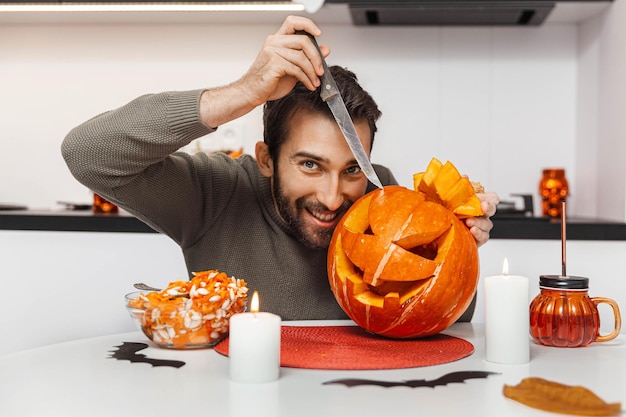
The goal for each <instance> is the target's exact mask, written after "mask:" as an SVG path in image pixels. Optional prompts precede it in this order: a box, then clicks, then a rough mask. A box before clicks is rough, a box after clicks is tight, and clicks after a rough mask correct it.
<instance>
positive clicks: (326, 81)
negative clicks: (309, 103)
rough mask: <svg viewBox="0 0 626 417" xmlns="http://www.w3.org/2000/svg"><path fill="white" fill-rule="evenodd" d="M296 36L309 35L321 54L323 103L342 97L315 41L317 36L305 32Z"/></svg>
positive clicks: (300, 32) (321, 94)
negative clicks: (338, 96) (337, 96)
mask: <svg viewBox="0 0 626 417" xmlns="http://www.w3.org/2000/svg"><path fill="white" fill-rule="evenodd" d="M296 35H307V36H308V37H309V39H311V42H313V45H315V48H317V52H318V53H319V54H320V58H321V59H322V66H323V67H324V74H323V75H322V76H321V77H320V83H321V85H320V97H321V98H322V101H324V102H327V101H328V100H330V99H331V98H333V97H335V96H336V95H340V93H339V88H338V87H337V83H336V82H335V79H334V78H333V76H332V74H331V73H330V70H329V69H328V65H327V64H326V60H325V59H324V55H322V51H321V50H320V47H319V45H318V44H317V40H315V36H313V35H311V34H310V33H309V32H306V31H304V30H297V31H296Z"/></svg>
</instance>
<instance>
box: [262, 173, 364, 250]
mask: <svg viewBox="0 0 626 417" xmlns="http://www.w3.org/2000/svg"><path fill="white" fill-rule="evenodd" d="M280 184H281V183H280V179H279V177H278V174H275V175H274V181H273V193H274V198H275V200H276V205H277V207H278V212H279V214H280V215H281V217H282V218H283V219H284V220H285V221H286V222H287V224H288V225H289V226H290V227H291V229H292V231H293V233H294V235H295V237H296V239H298V240H299V241H300V242H302V243H303V244H304V245H305V246H307V247H309V248H312V249H326V248H328V246H329V245H330V240H331V239H332V237H333V231H334V230H335V228H332V229H328V228H322V227H315V226H314V225H311V224H309V223H307V222H306V221H305V220H304V219H303V218H302V215H301V213H302V211H303V210H309V211H313V212H315V211H329V210H328V207H326V206H324V205H323V204H321V203H319V202H317V201H310V200H307V199H306V198H305V197H300V198H298V199H297V200H296V201H295V204H294V205H292V204H291V201H290V200H289V197H287V196H286V195H285V193H284V192H283V190H282V187H281V185H280ZM351 205H352V201H344V202H343V204H342V205H341V207H339V208H338V209H337V210H336V212H338V217H341V216H343V214H345V212H346V211H347V210H348V209H349V208H350V206H351Z"/></svg>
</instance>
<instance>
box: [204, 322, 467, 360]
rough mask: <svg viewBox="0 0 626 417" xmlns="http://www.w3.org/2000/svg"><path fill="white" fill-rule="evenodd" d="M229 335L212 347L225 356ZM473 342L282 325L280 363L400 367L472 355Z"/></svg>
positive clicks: (344, 327) (353, 329) (360, 329)
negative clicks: (395, 337)
mask: <svg viewBox="0 0 626 417" xmlns="http://www.w3.org/2000/svg"><path fill="white" fill-rule="evenodd" d="M228 340H229V339H228V338H227V339H224V340H223V341H222V342H220V343H219V344H217V345H216V346H215V348H214V349H215V351H216V352H218V353H221V354H222V355H226V356H228ZM473 352H474V345H472V344H471V343H470V342H468V341H467V340H464V339H459V338H458V337H454V336H448V335H444V334H438V335H434V336H430V337H427V338H423V339H412V340H406V339H388V338H383V337H380V336H376V335H372V334H370V333H368V332H366V331H365V330H363V329H362V328H360V327H358V326H310V327H309V326H283V327H282V331H281V343H280V365H281V366H284V367H288V368H306V369H344V370H357V369H361V370H365V369H367V370H371V369H399V368H416V367H420V366H430V365H439V364H442V363H448V362H453V361H456V360H459V359H461V358H464V357H466V356H469V355H471V354H472V353H473Z"/></svg>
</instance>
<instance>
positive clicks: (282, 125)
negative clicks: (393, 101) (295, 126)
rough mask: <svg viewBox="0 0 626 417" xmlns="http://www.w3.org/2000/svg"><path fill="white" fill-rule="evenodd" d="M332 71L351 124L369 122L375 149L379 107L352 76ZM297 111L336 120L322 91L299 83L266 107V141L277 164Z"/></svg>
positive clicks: (344, 69)
mask: <svg viewBox="0 0 626 417" xmlns="http://www.w3.org/2000/svg"><path fill="white" fill-rule="evenodd" d="M329 70H330V73H331V74H332V76H333V78H334V79H335V82H336V83H337V87H338V88H339V92H340V93H341V97H342V98H343V101H344V102H345V104H346V108H347V109H348V113H350V117H351V118H352V120H354V121H362V120H367V123H368V124H369V127H370V132H371V145H373V144H374V133H376V130H377V128H376V121H377V120H378V118H379V117H380V115H381V111H380V110H379V109H378V105H377V104H376V102H375V101H374V99H373V98H372V96H370V95H369V93H368V92H367V91H365V90H364V89H363V88H362V87H361V86H360V85H359V83H358V80H357V78H356V75H355V74H354V73H353V72H351V71H349V70H347V69H346V68H342V67H339V66H331V67H330V68H329ZM298 111H306V112H310V113H319V114H324V115H327V116H328V117H329V118H332V117H333V115H332V113H331V112H330V109H329V108H328V105H327V104H326V103H325V102H323V101H322V99H321V98H320V90H319V88H317V89H316V90H315V91H311V90H309V89H307V88H306V87H305V86H304V85H303V84H302V83H300V82H298V83H297V84H296V86H295V87H294V88H293V90H291V92H289V94H287V95H286V96H284V97H282V98H280V99H278V100H273V101H268V102H267V103H265V106H264V108H263V141H264V142H265V143H266V144H267V145H268V151H269V154H270V156H271V157H272V159H273V160H274V161H277V160H278V153H279V151H280V147H281V146H282V144H283V143H284V142H285V140H286V138H287V135H288V134H289V126H290V125H291V120H292V119H293V117H294V115H295V114H296V113H297V112H298Z"/></svg>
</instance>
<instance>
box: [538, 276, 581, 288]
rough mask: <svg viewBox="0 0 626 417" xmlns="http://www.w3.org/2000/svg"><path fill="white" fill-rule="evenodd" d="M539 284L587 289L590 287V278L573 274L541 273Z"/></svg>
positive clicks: (547, 286) (549, 286)
mask: <svg viewBox="0 0 626 417" xmlns="http://www.w3.org/2000/svg"><path fill="white" fill-rule="evenodd" d="M539 286H540V287H546V288H557V289H561V290H587V289H589V278H587V277H576V276H572V275H565V276H563V275H541V276H539Z"/></svg>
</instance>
